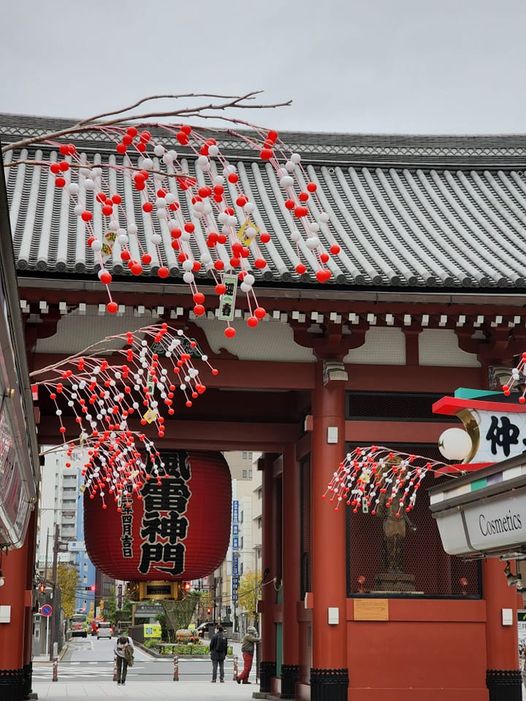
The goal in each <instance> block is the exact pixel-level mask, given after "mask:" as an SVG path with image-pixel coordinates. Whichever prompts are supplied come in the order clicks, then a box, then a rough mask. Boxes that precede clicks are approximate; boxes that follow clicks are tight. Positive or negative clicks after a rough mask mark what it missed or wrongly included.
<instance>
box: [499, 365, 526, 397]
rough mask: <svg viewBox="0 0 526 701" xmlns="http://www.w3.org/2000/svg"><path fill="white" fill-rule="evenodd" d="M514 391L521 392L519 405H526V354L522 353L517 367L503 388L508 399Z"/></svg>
mask: <svg viewBox="0 0 526 701" xmlns="http://www.w3.org/2000/svg"><path fill="white" fill-rule="evenodd" d="M513 390H517V391H519V392H520V395H519V397H518V400H517V401H518V402H519V404H526V353H522V354H521V356H520V359H519V362H518V363H517V365H516V366H515V367H514V368H513V369H512V371H511V375H510V379H509V380H508V381H507V382H506V384H505V385H503V387H502V391H503V392H504V395H505V396H506V397H509V396H510V394H511V393H512V391H513Z"/></svg>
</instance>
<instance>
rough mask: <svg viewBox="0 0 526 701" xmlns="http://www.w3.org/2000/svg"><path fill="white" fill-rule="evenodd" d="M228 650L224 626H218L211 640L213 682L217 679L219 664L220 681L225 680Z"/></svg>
mask: <svg viewBox="0 0 526 701" xmlns="http://www.w3.org/2000/svg"><path fill="white" fill-rule="evenodd" d="M227 650H228V641H227V639H226V637H225V635H224V629H223V626H217V628H216V632H215V633H214V635H213V636H212V639H211V640H210V658H211V660H212V683H214V682H216V681H217V667H218V665H219V681H220V682H224V681H225V657H226V653H227Z"/></svg>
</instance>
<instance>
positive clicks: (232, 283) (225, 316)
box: [217, 275, 237, 321]
mask: <svg viewBox="0 0 526 701" xmlns="http://www.w3.org/2000/svg"><path fill="white" fill-rule="evenodd" d="M222 282H223V284H224V285H225V287H226V291H225V294H223V295H221V297H220V299H219V310H218V315H217V318H218V319H221V321H232V320H233V318H234V311H235V309H236V293H237V275H223V281H222Z"/></svg>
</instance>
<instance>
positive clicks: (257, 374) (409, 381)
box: [33, 353, 481, 394]
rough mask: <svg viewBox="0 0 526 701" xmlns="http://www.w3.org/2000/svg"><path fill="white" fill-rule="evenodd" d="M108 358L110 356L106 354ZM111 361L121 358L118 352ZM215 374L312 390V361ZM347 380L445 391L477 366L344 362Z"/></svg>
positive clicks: (229, 385) (54, 357)
mask: <svg viewBox="0 0 526 701" xmlns="http://www.w3.org/2000/svg"><path fill="white" fill-rule="evenodd" d="M63 359H64V356H63V355H60V354H56V353H36V354H35V355H34V356H33V366H34V367H33V369H34V370H38V369H41V368H43V367H46V366H47V365H52V364H53V363H57V362H59V361H60V360H63ZM108 360H109V361H111V358H108ZM115 362H116V363H118V362H122V358H121V357H120V356H116V357H115ZM210 362H211V363H212V365H213V366H214V367H217V369H218V370H219V375H217V376H213V375H212V374H211V373H209V372H207V371H206V370H203V372H202V378H203V380H204V382H205V384H206V385H207V386H208V387H211V388H212V387H219V388H223V389H233V388H243V389H258V390H273V389H283V390H285V389H289V390H312V389H313V388H314V380H315V363H287V362H268V363H267V362H265V361H262V360H237V359H235V358H228V359H227V358H225V359H213V358H211V359H210ZM346 368H347V371H348V373H349V381H348V382H347V385H346V389H348V390H357V391H376V392H377V391H379V390H383V391H385V392H441V393H444V394H448V393H451V392H453V391H454V390H455V389H457V387H479V386H480V379H481V369H480V368H450V367H435V366H414V367H409V366H404V365H359V364H347V365H346Z"/></svg>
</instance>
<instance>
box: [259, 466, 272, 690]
mask: <svg viewBox="0 0 526 701" xmlns="http://www.w3.org/2000/svg"><path fill="white" fill-rule="evenodd" d="M274 505H275V495H274V460H273V457H272V456H271V455H268V454H266V455H265V456H264V467H263V534H262V535H263V543H262V569H263V575H262V580H263V588H262V593H261V598H262V605H263V616H262V622H261V661H260V663H259V684H260V691H261V692H264V693H269V692H270V691H271V690H272V677H274V676H276V631H275V625H274V614H275V603H276V596H275V595H276V590H275V588H274V587H273V586H272V584H265V582H269V581H270V580H272V579H273V578H274V577H275V576H276V572H275V571H274V570H275V565H276V523H275V522H276V519H275V509H274Z"/></svg>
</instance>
